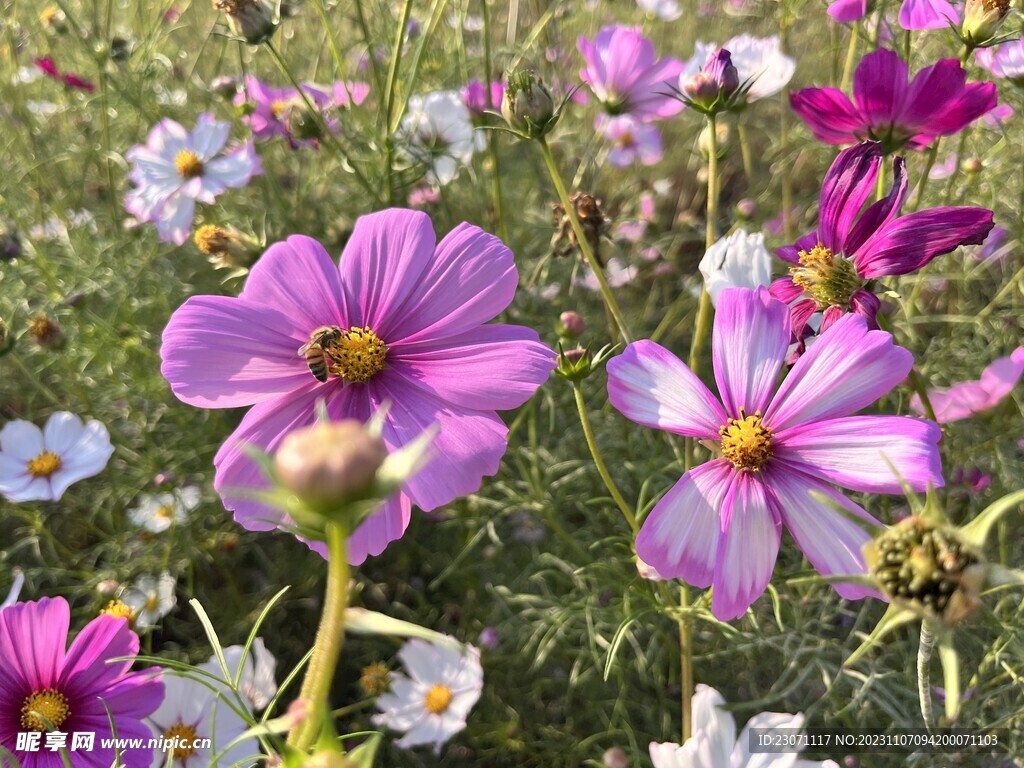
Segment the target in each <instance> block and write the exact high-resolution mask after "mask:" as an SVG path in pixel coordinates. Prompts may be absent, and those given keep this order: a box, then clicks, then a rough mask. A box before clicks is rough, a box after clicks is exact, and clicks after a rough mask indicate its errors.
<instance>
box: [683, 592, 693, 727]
mask: <svg viewBox="0 0 1024 768" xmlns="http://www.w3.org/2000/svg"><path fill="white" fill-rule="evenodd" d="M679 587H680V588H679V608H680V610H681V611H682V613H681V614H680V616H679V665H680V667H682V669H681V670H680V675H679V677H680V686H681V687H682V689H683V690H682V692H681V693H680V695H679V698H680V704H682V730H683V742H684V743H685V742H686V740H687V739H689V738H690V736H691V735H692V733H693V688H694V686H693V627H692V626H691V625H690V621H689V620H688V619H687V618H686V615H685V614H686V612H687V611H688V610H689V609H690V589H689V587H687V586H686V584H685V583H684V582H680V584H679Z"/></svg>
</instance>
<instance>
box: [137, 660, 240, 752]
mask: <svg viewBox="0 0 1024 768" xmlns="http://www.w3.org/2000/svg"><path fill="white" fill-rule="evenodd" d="M162 680H163V683H164V700H163V703H162V704H161V705H160V707H159V708H158V709H157V710H156V712H154V713H153V714H152V715H150V716H149V717H148V718H146V720H147V722H148V723H149V726H150V728H152V729H153V733H154V735H155V737H156V738H166V739H172V740H173V739H174V738H175V737H178V738H180V739H182V741H181V742H179V744H181V746H180V747H179V748H178V749H175V750H169V751H166V752H165V751H162V750H160V749H154V750H153V762H152V764H151V766H152V768H165V767H166V766H171V768H206V766H224V768H228V767H229V766H236V765H239V766H247V765H251V764H252V763H254V762H256V760H257V759H258V757H259V754H260V749H259V742H257V740H256V739H255V738H249V739H245V740H243V741H241V742H239V743H238V744H236V745H235V746H233V747H232V748H231V749H229V750H227V751H226V752H224V753H223V754H221V751H222V750H224V749H225V748H226V747H227V746H228V745H229V744H231V742H232V741H234V740H235V739H236V738H238V737H239V736H241V735H242V734H243V733H245V731H246V729H247V728H248V727H249V726H248V724H247V723H246V722H245V720H243V719H242V718H241V717H239V716H238V713H237V712H235V711H234V710H233V709H232V708H231V707H230V706H228V705H227V703H226V702H225V701H224V700H223V699H222V698H221V696H220V695H219V694H218V693H217V692H216V691H213V690H211V689H210V688H209V687H207V686H206V685H204V684H203V683H200V682H197V681H196V680H190V679H189V678H187V677H181V676H179V675H175V674H173V673H170V672H165V673H164V675H163V678H162ZM197 739H210V747H209V748H207V747H206V746H202V747H193V746H192V745H193V744H194V743H195V742H196V740H197ZM185 740H187V742H186V741H185ZM200 743H201V742H200ZM186 744H187V745H188V746H185V745H186ZM168 757H170V758H171V761H170V763H168V762H167V760H168ZM215 757H216V758H217V759H216V761H214V758H215Z"/></svg>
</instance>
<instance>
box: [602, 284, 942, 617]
mask: <svg viewBox="0 0 1024 768" xmlns="http://www.w3.org/2000/svg"><path fill="white" fill-rule="evenodd" d="M714 322H715V324H714V334H713V337H712V354H713V360H714V371H715V381H716V383H717V384H718V390H719V392H720V393H721V401H719V400H718V399H717V398H716V397H715V396H714V395H712V394H711V392H710V391H709V390H708V388H707V387H705V386H704V384H703V383H701V381H700V380H699V379H698V378H697V377H696V376H695V375H694V374H693V372H692V371H691V370H690V369H689V368H688V367H687V366H686V365H684V364H683V363H682V362H681V361H680V360H679V359H678V358H677V357H675V355H673V354H672V353H671V352H669V351H668V350H667V349H664V348H663V347H660V346H658V345H657V344H655V343H654V342H652V341H638V342H636V343H634V344H630V345H629V346H628V347H627V348H626V351H625V352H623V353H622V355H620V356H618V357H616V358H613V359H611V360H609V361H608V395H609V399H610V400H611V403H612V405H614V406H615V407H616V408H618V409H619V411H621V412H622V413H623V415H625V416H626V417H627V418H629V419H631V420H633V421H635V422H637V423H638V424H643V425H645V426H649V427H655V428H658V429H664V430H666V431H669V432H673V433H675V434H678V435H686V436H688V437H695V438H697V439H699V440H701V441H707V442H708V443H710V444H712V445H713V446H714V448H713V450H714V451H715V453H716V455H718V456H719V458H715V459H712V460H711V461H709V462H707V463H706V464H702V465H701V466H699V467H696V468H695V469H692V470H690V471H689V472H687V473H686V474H684V475H683V476H682V478H681V479H680V480H679V482H677V483H676V484H675V486H674V487H673V488H672V489H671V490H669V492H668V493H667V494H666V495H665V496H664V497H663V498H662V499H661V501H659V502H658V504H657V505H656V506H655V507H654V509H653V510H652V511H651V513H650V515H649V516H648V517H647V519H646V520H645V521H644V523H643V527H642V528H641V530H640V535H639V536H638V537H637V540H636V552H637V556H638V557H640V558H642V559H643V560H644V561H645V562H646V563H649V564H650V565H651V566H653V567H654V568H656V569H657V571H658V573H659V574H661V575H662V576H664V577H665V578H679V579H683V580H685V581H686V582H688V583H690V584H693V585H694V586H697V587H701V588H704V587H709V586H713V587H714V591H713V595H712V602H711V610H712V613H714V615H715V616H716V617H717V618H719V619H721V620H728V619H733V618H736V617H739V616H742V615H743V613H744V612H745V611H746V610H747V608H748V607H749V606H750V605H751V603H753V601H754V600H756V599H757V598H758V596H760V595H761V593H762V592H764V590H765V588H766V586H767V584H768V582H769V580H770V579H771V575H772V570H773V568H774V566H775V559H776V557H777V555H778V551H779V543H780V541H781V533H782V526H783V524H784V525H785V526H786V528H788V529H789V532H790V533H791V534H792V536H793V538H794V539H795V540H796V543H797V546H798V547H800V549H801V550H802V551H803V553H804V554H805V555H806V556H807V559H808V560H810V561H811V564H812V565H813V566H814V567H815V568H816V569H817V570H818V571H819V572H820V573H822V574H826V575H832V574H858V573H863V572H864V568H865V565H864V558H863V555H862V554H861V547H862V546H863V545H864V544H865V543H866V542H867V541H868V540H869V538H870V537H869V535H868V534H867V533H866V532H865V531H864V530H862V529H861V528H860V526H858V525H856V524H855V523H853V522H851V521H850V520H848V519H847V517H846V516H845V515H844V514H842V513H840V512H837V511H836V509H835V508H834V507H840V508H842V509H844V510H846V511H847V512H849V513H850V514H852V515H854V516H857V517H860V518H863V519H864V520H868V521H872V522H876V521H875V520H874V518H873V517H871V516H870V515H869V514H868V513H867V512H865V511H864V510H863V509H861V508H860V507H859V506H857V505H856V504H854V503H853V502H851V501H849V500H848V499H847V498H846V497H845V496H843V495H842V494H841V493H839V492H838V491H837V490H836V489H835V488H833V486H832V484H833V483H834V484H835V485H838V486H840V487H842V488H847V489H849V490H853V491H862V492H867V493H894V494H901V493H902V492H903V489H902V486H901V485H900V478H902V480H903V481H905V482H906V483H907V484H908V485H909V486H910V487H911V488H913V489H915V490H924V489H925V488H927V487H928V485H929V484H932V485H936V486H941V485H942V484H943V479H942V472H941V464H940V459H939V452H938V447H937V446H938V442H939V438H940V436H941V432H940V430H939V428H938V426H937V425H936V424H934V423H933V422H930V421H924V420H920V419H913V418H907V417H902V416H851V415H850V414H853V413H856V412H857V411H859V410H861V409H862V408H865V407H866V406H868V405H870V404H871V403H873V402H875V400H877V399H878V398H880V397H882V396H883V395H885V394H886V393H887V392H889V390H891V389H892V388H893V387H895V386H896V385H897V384H898V383H899V382H900V381H902V380H903V378H904V377H905V376H906V375H907V373H909V372H910V369H911V366H912V365H913V357H912V356H911V354H910V353H909V352H908V351H907V350H905V349H902V348H900V347H897V346H895V345H893V343H892V337H891V336H890V335H889V334H887V333H884V332H882V331H872V330H869V329H868V327H867V325H866V324H865V322H864V320H863V318H861V317H858V316H857V315H847V316H846V317H844V318H842V319H841V320H839V322H837V323H836V324H835V325H834V326H833V327H832V329H831V330H829V331H828V332H827V333H825V334H824V335H823V336H822V337H821V339H820V340H819V341H818V342H817V343H816V344H814V345H813V346H812V347H811V348H810V349H809V350H808V351H807V353H806V354H804V355H803V356H802V357H801V358H800V359H799V360H798V361H797V363H796V365H794V366H793V368H792V370H791V371H790V373H789V375H788V376H787V377H786V378H785V380H784V381H783V382H782V384H781V385H779V387H778V389H776V379H777V378H778V375H779V372H780V370H781V368H782V364H783V362H784V361H785V359H786V352H787V348H788V347H789V342H790V338H791V335H792V331H791V325H790V314H789V310H788V309H787V308H786V306H785V305H784V304H782V303H781V302H779V301H776V300H775V299H773V298H772V297H771V296H770V295H769V294H768V292H767V291H766V290H765V289H763V288H759V289H757V290H756V291H752V290H749V289H746V288H730V289H727V290H725V291H723V292H722V294H721V296H720V297H719V299H718V308H717V311H716V313H715V321H714ZM773 393H774V395H773ZM835 588H836V591H838V592H839V594H841V595H842V596H843V597H845V598H847V599H858V598H861V597H865V596H867V595H873V594H875V593H874V592H873V591H872V590H871V589H870V588H867V587H864V586H861V585H857V584H841V583H840V584H836V585H835Z"/></svg>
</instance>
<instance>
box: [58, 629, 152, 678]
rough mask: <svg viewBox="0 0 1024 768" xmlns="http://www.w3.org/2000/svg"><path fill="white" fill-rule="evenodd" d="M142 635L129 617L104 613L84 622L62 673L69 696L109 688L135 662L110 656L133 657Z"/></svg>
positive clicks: (70, 649)
mask: <svg viewBox="0 0 1024 768" xmlns="http://www.w3.org/2000/svg"><path fill="white" fill-rule="evenodd" d="M138 652H139V638H138V636H137V635H136V634H135V633H134V632H132V631H131V629H129V628H128V621H127V620H126V619H118V618H114V617H113V616H106V615H101V616H97V617H96V618H95V619H93V620H92V621H90V622H89V623H88V624H86V625H85V629H83V630H82V631H81V632H80V633H79V634H78V636H77V637H76V638H75V641H74V642H73V643H72V644H71V648H69V649H68V655H67V658H66V659H65V661H64V670H63V672H62V673H61V688H60V690H62V691H63V692H64V693H65V694H67V695H68V696H69V697H74V698H77V697H82V698H85V697H87V696H89V694H93V695H95V693H96V692H97V691H98V690H102V689H103V688H106V687H107V686H108V685H110V684H112V683H113V682H114V681H115V680H117V678H119V677H120V676H121V675H123V674H124V673H125V672H127V671H128V669H129V668H130V667H131V665H132V662H131V661H130V660H129V661H118V662H109V663H108V659H116V658H120V657H128V656H131V657H134V656H135V655H136V654H138Z"/></svg>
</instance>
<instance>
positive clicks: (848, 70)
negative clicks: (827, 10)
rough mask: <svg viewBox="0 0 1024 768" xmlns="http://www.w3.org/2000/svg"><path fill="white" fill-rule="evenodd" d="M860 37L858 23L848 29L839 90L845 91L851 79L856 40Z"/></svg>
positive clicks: (855, 58)
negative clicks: (847, 42) (847, 44)
mask: <svg viewBox="0 0 1024 768" xmlns="http://www.w3.org/2000/svg"><path fill="white" fill-rule="evenodd" d="M859 36H860V22H859V21H858V22H857V23H856V24H854V25H853V27H852V28H851V29H850V47H849V48H847V49H846V62H845V63H844V64H843V79H842V80H840V81H839V90H841V91H847V90H849V88H850V80H851V79H852V78H853V65H854V63H855V62H856V61H857V38H858V37H859Z"/></svg>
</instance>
